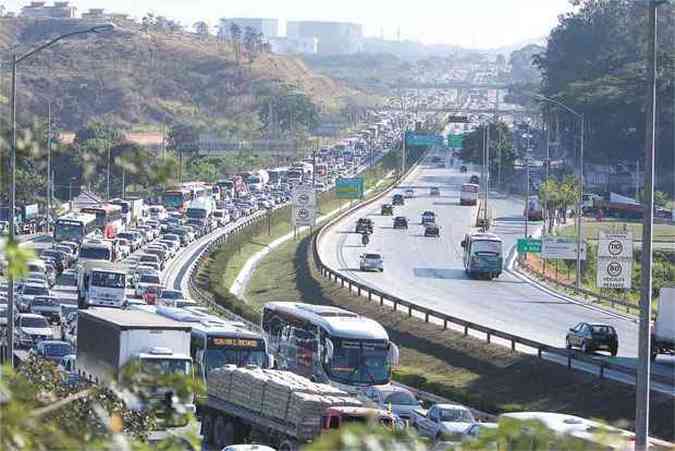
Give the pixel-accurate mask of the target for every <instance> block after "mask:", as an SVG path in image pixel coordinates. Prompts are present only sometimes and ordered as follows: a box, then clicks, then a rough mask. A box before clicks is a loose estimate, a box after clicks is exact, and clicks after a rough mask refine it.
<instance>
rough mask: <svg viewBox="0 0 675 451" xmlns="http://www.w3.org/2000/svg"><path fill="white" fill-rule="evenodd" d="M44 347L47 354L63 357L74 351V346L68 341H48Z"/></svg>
mask: <svg viewBox="0 0 675 451" xmlns="http://www.w3.org/2000/svg"><path fill="white" fill-rule="evenodd" d="M44 349H45V354H46V355H49V356H54V357H63V356H64V355H68V354H72V353H73V348H72V346H70V345H69V344H68V343H47V344H45V345H44Z"/></svg>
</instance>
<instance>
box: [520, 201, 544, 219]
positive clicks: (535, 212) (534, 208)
mask: <svg viewBox="0 0 675 451" xmlns="http://www.w3.org/2000/svg"><path fill="white" fill-rule="evenodd" d="M523 216H527V220H528V221H542V220H543V219H544V209H543V208H542V206H541V202H539V196H530V197H528V198H527V206H526V207H525V211H524V212H523Z"/></svg>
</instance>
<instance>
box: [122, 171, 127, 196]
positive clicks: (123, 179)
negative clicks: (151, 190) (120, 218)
mask: <svg viewBox="0 0 675 451" xmlns="http://www.w3.org/2000/svg"><path fill="white" fill-rule="evenodd" d="M126 176H127V169H126V165H123V166H122V199H126V197H127V185H126V182H127V181H126Z"/></svg>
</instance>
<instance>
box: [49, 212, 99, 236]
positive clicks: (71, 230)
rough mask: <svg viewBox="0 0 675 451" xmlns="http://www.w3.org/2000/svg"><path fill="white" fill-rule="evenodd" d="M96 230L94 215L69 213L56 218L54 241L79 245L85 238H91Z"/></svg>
mask: <svg viewBox="0 0 675 451" xmlns="http://www.w3.org/2000/svg"><path fill="white" fill-rule="evenodd" d="M97 228H98V226H97V224H96V215H93V214H87V213H77V212H71V213H68V214H65V215H63V216H59V217H58V218H56V221H55V222H54V241H74V242H76V243H81V242H82V241H84V240H85V239H86V238H88V237H91V236H93V234H94V232H95V231H96V230H97Z"/></svg>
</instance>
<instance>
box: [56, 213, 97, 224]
mask: <svg viewBox="0 0 675 451" xmlns="http://www.w3.org/2000/svg"><path fill="white" fill-rule="evenodd" d="M56 220H57V221H59V220H64V221H82V222H85V223H90V222H95V221H96V215H93V214H91V213H80V212H77V211H71V212H70V213H66V214H65V215H63V216H59V217H58V218H56Z"/></svg>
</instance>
